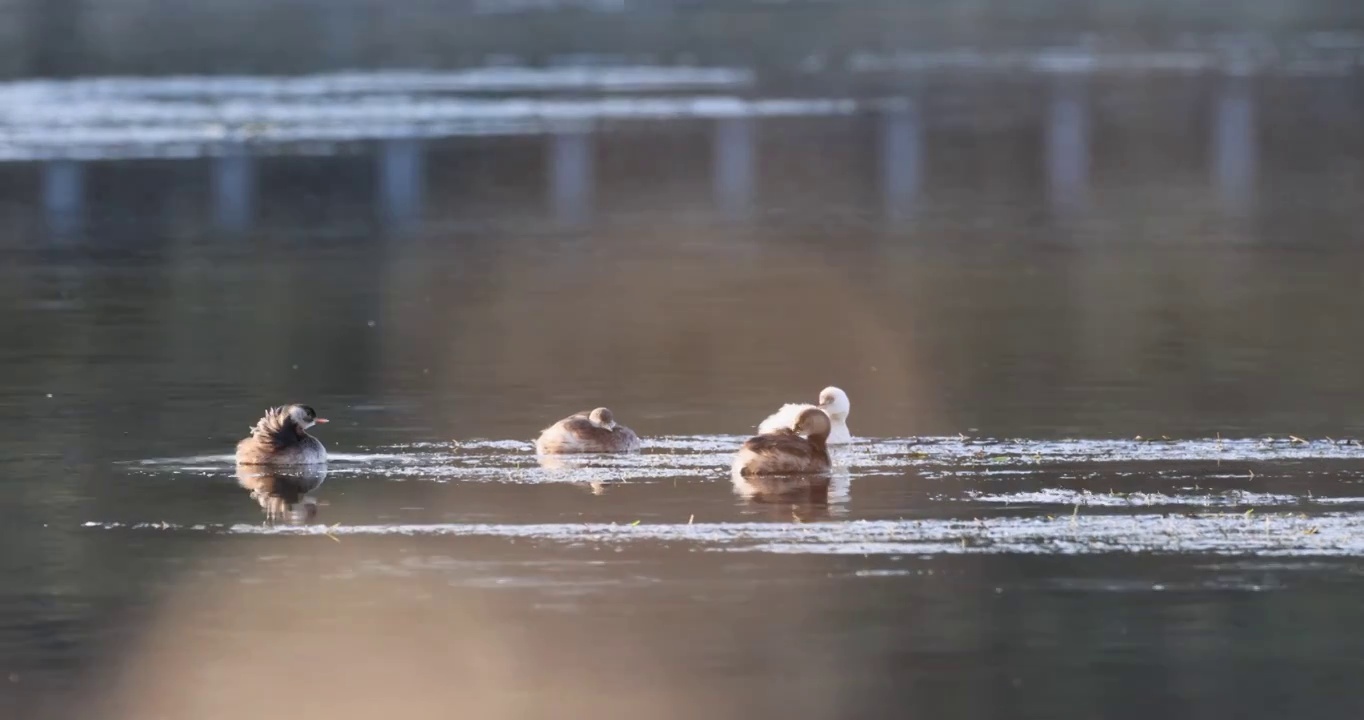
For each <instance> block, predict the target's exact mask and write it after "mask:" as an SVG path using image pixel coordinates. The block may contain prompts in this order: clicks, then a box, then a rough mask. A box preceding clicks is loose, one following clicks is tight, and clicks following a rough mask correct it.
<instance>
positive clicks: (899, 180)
mask: <svg viewBox="0 0 1364 720" xmlns="http://www.w3.org/2000/svg"><path fill="white" fill-rule="evenodd" d="M880 127H881V158H880V159H881V197H882V202H883V204H884V211H885V216H886V218H887V219H888V220H891V221H898V220H905V219H907V218H908V217H909V216H910V215H911V214H912V213H913V210H914V201H915V199H916V198H917V196H918V194H919V186H920V183H921V182H922V178H921V172H922V164H923V121H922V119H921V118H920V116H919V107H918V105H917V104H916V103H915V102H914V101H913V100H912V99H910V98H899V99H897V100H895V101H894V102H892V103H890V104H888V105H887V106H886V107H885V108H884V109H883V110H882V111H881V126H880Z"/></svg>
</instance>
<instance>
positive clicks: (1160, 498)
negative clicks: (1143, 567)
mask: <svg viewBox="0 0 1364 720" xmlns="http://www.w3.org/2000/svg"><path fill="white" fill-rule="evenodd" d="M966 497H967V498H969V499H970V500H973V501H975V502H983V503H1001V504H1005V505H1064V506H1067V507H1070V506H1074V505H1079V506H1081V507H1090V506H1095V507H1134V506H1136V507H1141V506H1151V505H1198V506H1203V507H1213V506H1235V505H1243V506H1244V505H1293V504H1297V503H1306V502H1310V501H1311V500H1310V499H1309V498H1307V497H1303V496H1299V495H1284V494H1279V493H1256V492H1249V491H1245V490H1239V489H1235V490H1227V491H1225V492H1220V493H1209V494H1206V495H1166V494H1165V493H1147V492H1134V493H1121V494H1119V493H1095V492H1090V491H1088V490H1069V489H1066V488H1046V489H1043V490H1037V491H1034V492H1016V493H998V494H989V493H980V492H968V493H967V494H966ZM1320 500H1321V501H1323V502H1325V501H1327V498H1321V499H1320ZM1331 501H1333V502H1335V503H1337V504H1346V503H1351V502H1364V498H1333V499H1331Z"/></svg>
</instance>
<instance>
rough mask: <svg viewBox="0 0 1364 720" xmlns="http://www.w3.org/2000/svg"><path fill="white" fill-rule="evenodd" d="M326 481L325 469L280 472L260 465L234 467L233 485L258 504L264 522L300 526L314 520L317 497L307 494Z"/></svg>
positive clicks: (306, 468)
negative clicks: (283, 522)
mask: <svg viewBox="0 0 1364 720" xmlns="http://www.w3.org/2000/svg"><path fill="white" fill-rule="evenodd" d="M326 479H327V468H326V466H325V465H322V466H315V465H310V466H299V467H292V468H289V469H288V471H287V472H286V471H284V470H282V469H279V468H271V467H268V466H262V465H238V466H237V483H238V484H239V485H241V486H242V487H243V488H245V489H246V490H249V491H250V492H251V499H252V500H255V501H256V502H258V503H260V507H261V510H262V511H263V512H264V513H265V521H266V523H270V524H273V523H277V522H281V521H287V522H288V523H289V524H291V525H303V524H307V523H310V522H313V521H314V520H316V519H317V498H314V497H313V496H311V495H309V494H308V493H310V492H312V491H313V490H316V489H317V487H318V486H319V485H321V484H322V481H323V480H326Z"/></svg>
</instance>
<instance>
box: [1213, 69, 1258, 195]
mask: <svg viewBox="0 0 1364 720" xmlns="http://www.w3.org/2000/svg"><path fill="white" fill-rule="evenodd" d="M1255 135H1256V128H1255V104H1254V97H1253V93H1252V88H1251V85H1250V79H1249V78H1246V77H1244V76H1233V77H1228V78H1227V79H1226V80H1225V81H1224V82H1223V83H1222V86H1221V87H1220V88H1219V89H1218V94H1217V110H1216V114H1215V116H1214V119H1213V139H1212V152H1213V161H1212V165H1213V176H1214V179H1213V182H1214V183H1215V184H1216V185H1217V191H1218V195H1219V196H1220V198H1221V201H1222V207H1223V209H1224V210H1225V211H1226V212H1227V213H1229V214H1231V215H1240V214H1243V213H1245V212H1246V211H1247V210H1249V209H1250V207H1251V205H1252V204H1253V203H1254V202H1255V175H1256V139H1255Z"/></svg>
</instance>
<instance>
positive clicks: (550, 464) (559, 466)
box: [535, 455, 611, 495]
mask: <svg viewBox="0 0 1364 720" xmlns="http://www.w3.org/2000/svg"><path fill="white" fill-rule="evenodd" d="M594 459H596V458H595V457H594V456H592V455H569V456H565V455H536V456H535V461H536V462H537V463H539V464H540V467H542V468H544V469H545V470H550V471H565V472H571V471H574V470H585V469H587V468H590V467H593V465H594V464H595V463H594V462H593V460H594ZM572 484H573V485H574V486H575V487H581V488H584V489H586V490H588V491H590V492H591V493H592V494H593V495H603V494H605V493H606V489H607V488H608V487H610V485H611V483H609V482H607V481H605V480H602V479H600V478H591V479H589V480H586V481H582V480H578V481H574V482H573V483H572Z"/></svg>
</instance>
